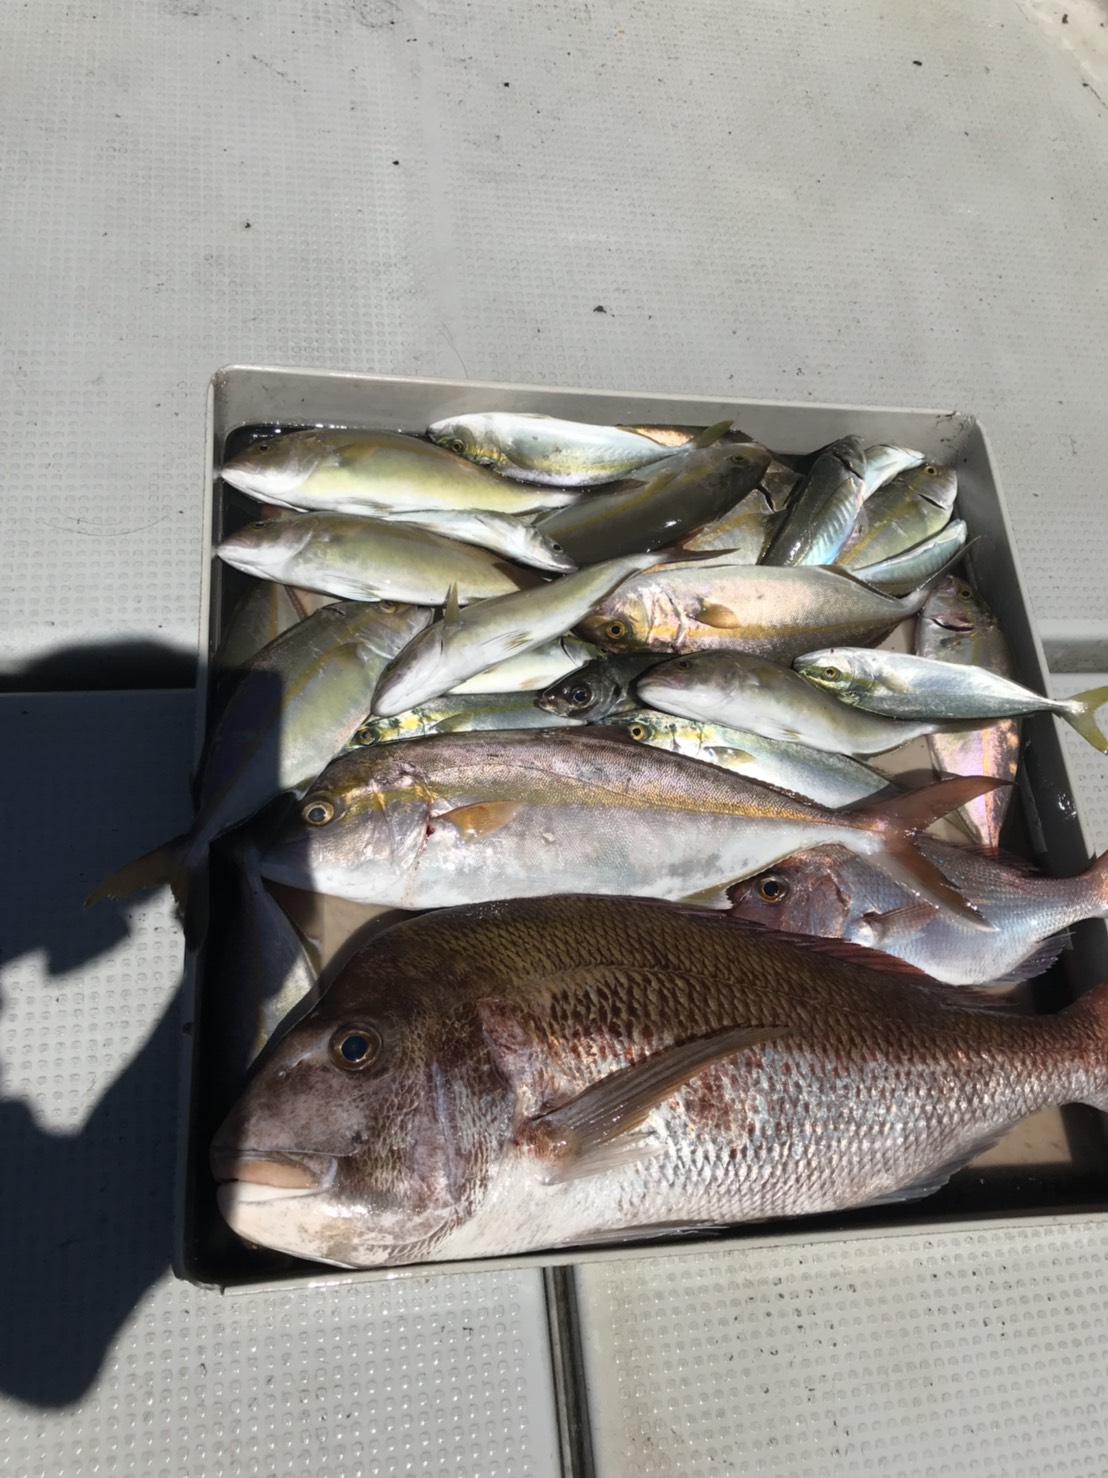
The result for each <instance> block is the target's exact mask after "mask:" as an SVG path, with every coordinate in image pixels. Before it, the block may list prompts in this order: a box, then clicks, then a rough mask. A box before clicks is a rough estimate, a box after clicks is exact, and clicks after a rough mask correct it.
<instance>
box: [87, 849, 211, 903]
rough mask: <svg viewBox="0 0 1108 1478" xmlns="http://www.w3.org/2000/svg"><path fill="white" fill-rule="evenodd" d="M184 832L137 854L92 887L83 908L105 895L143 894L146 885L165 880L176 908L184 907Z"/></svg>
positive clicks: (186, 878) (186, 880) (186, 883)
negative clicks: (96, 885)
mask: <svg viewBox="0 0 1108 1478" xmlns="http://www.w3.org/2000/svg"><path fill="white" fill-rule="evenodd" d="M188 842H189V838H188V835H187V834H185V835H183V836H179V837H174V838H173V839H172V841H168V842H164V843H163V844H162V845H161V846H160V847H155V848H154V850H153V851H152V852H146V853H145V854H144V855H143V856H142V857H137V858H136V859H135V860H134V862H128V863H127V864H126V866H124V867H121V868H119V869H118V870H117V871H116V872H113V873H112V875H111V877H109V878H105V879H104V881H103V882H102V883H101V884H100V886H99V887H98V888H94V889H93V890H92V892H91V893H90V894H89V895H88V897H87V898H86V899H85V907H86V908H92V907H93V905H94V904H97V903H103V902H104V900H105V899H107V898H130V897H131V895H132V894H133V893H143V892H145V891H146V890H147V889H148V888H160V887H161V886H162V884H163V883H168V884H169V886H170V888H171V889H172V890H173V896H174V898H175V899H176V900H177V903H178V905H179V906H180V907H184V904H185V901H186V899H187V897H188V892H189V873H188V868H187V867H186V864H185V858H186V856H187V852H188Z"/></svg>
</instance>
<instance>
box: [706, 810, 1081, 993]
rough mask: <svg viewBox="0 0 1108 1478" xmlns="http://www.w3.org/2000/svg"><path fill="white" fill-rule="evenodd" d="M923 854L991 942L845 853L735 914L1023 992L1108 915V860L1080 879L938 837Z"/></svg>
mask: <svg viewBox="0 0 1108 1478" xmlns="http://www.w3.org/2000/svg"><path fill="white" fill-rule="evenodd" d="M919 847H920V850H921V851H922V852H923V853H924V854H925V855H926V856H927V858H928V859H929V861H931V862H933V863H934V864H935V866H936V867H937V868H939V870H940V871H941V872H942V874H943V876H944V877H946V878H949V879H950V881H951V882H952V883H953V884H954V885H955V886H956V887H957V889H958V891H959V892H960V893H961V894H962V895H963V896H964V897H965V898H967V899H970V900H971V901H972V902H973V904H974V907H975V908H976V909H977V910H978V912H979V913H980V914H981V916H982V917H983V918H986V919H988V920H989V922H990V923H991V924H992V925H993V926H994V932H993V933H992V934H987V935H986V934H982V932H981V931H980V930H979V929H969V928H966V927H965V926H964V925H963V924H962V922H961V921H960V920H959V919H956V918H952V917H950V916H949V915H943V914H940V913H937V912H936V911H935V910H934V909H932V908H928V907H926V906H920V905H918V904H917V903H916V902H915V900H914V899H912V898H911V897H910V896H909V895H908V894H907V893H906V892H905V891H904V890H903V889H902V888H899V887H898V886H897V885H896V884H895V883H893V882H891V881H890V880H889V879H888V878H887V877H885V876H883V875H882V874H880V873H878V872H877V871H876V870H875V869H874V868H872V867H870V866H868V865H867V864H866V863H864V862H860V861H859V860H858V859H857V858H856V857H855V856H853V855H852V854H851V853H849V852H847V851H846V850H845V849H844V848H842V847H825V848H824V849H823V850H822V851H821V852H808V853H803V854H801V855H800V856H797V857H791V858H789V859H787V860H786V861H785V862H783V863H781V864H780V865H779V866H777V867H774V868H771V869H770V870H769V871H768V872H764V873H761V874H759V876H757V877H755V878H749V879H747V881H746V882H744V883H740V884H739V886H738V887H737V888H736V889H735V890H734V892H733V895H732V896H733V899H734V906H735V911H736V912H737V913H738V914H739V915H740V916H741V917H743V918H746V919H750V920H753V921H754V922H755V923H760V924H764V925H765V926H766V927H767V928H772V929H778V930H784V931H787V932H789V933H797V934H809V935H817V936H820V937H823V938H828V939H846V940H848V941H850V942H852V943H855V944H859V945H866V946H868V947H870V948H871V949H877V950H881V951H883V952H885V953H886V954H890V955H893V956H895V957H896V958H897V959H900V960H903V961H905V963H907V964H909V965H913V966H915V968H916V969H917V970H922V971H923V972H924V973H925V974H927V975H931V976H934V977H935V979H936V980H943V981H946V982H948V983H949V984H951V985H972V986H986V985H1014V984H1017V983H1018V982H1020V981H1023V980H1029V979H1031V978H1032V977H1033V976H1035V975H1038V974H1040V973H1041V972H1042V971H1043V970H1045V969H1047V968H1048V966H1049V965H1051V964H1052V963H1053V962H1054V960H1055V959H1057V957H1058V955H1059V954H1060V953H1061V952H1062V950H1063V948H1064V947H1065V945H1066V942H1067V939H1066V934H1065V932H1064V931H1065V930H1066V929H1068V928H1069V927H1070V925H1071V924H1076V923H1077V922H1078V921H1079V920H1080V919H1090V918H1104V917H1105V916H1106V915H1108V854H1106V855H1105V856H1104V857H1102V858H1100V859H1099V860H1098V861H1096V862H1094V863H1093V864H1092V866H1091V867H1089V869H1088V870H1087V871H1086V872H1084V873H1081V874H1080V875H1079V876H1078V877H1075V878H1054V877H1046V876H1043V875H1041V874H1036V873H1034V872H1032V871H1031V870H1030V869H1029V868H1028V867H1026V866H1025V865H1023V864H1021V863H1018V862H1016V861H1014V860H1012V859H1009V860H1007V861H1002V860H1000V859H998V858H994V857H990V856H988V855H985V854H983V853H981V852H980V851H978V850H976V849H974V848H972V847H964V846H955V845H952V844H951V843H950V842H944V841H940V840H939V839H938V838H937V837H931V836H923V837H920V839H919Z"/></svg>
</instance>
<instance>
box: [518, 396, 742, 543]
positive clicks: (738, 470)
mask: <svg viewBox="0 0 1108 1478" xmlns="http://www.w3.org/2000/svg"><path fill="white" fill-rule="evenodd" d="M726 425H727V423H726V422H723V423H721V424H720V425H719V426H710V427H709V428H708V429H707V430H706V431H704V432H702V433H701V437H700V439H699V440H697V441H694V442H690V443H689V445H688V446H687V447H682V448H681V450H680V451H676V452H674V453H673V454H672V455H671V456H669V457H667V458H666V460H665V461H664V462H660V463H658V464H657V465H656V466H655V467H653V468H649V469H646V470H644V471H643V472H642V473H641V474H640V477H639V478H638V479H637V480H636V483H635V485H634V486H630V487H626V488H623V489H619V490H616V491H612V492H607V493H605V494H604V495H603V496H598V497H595V498H586V499H582V500H581V501H580V502H578V503H576V504H574V505H573V507H572V508H561V509H558V510H556V511H555V512H554V513H548V514H546V515H545V516H544V517H543V518H541V519H540V520H539V522H538V525H537V526H538V528H539V530H540V532H542V533H543V534H545V535H546V536H547V537H548V538H550V539H554V540H556V541H557V542H558V543H559V544H560V545H561V546H562V547H563V548H564V549H566V550H568V551H569V553H570V554H571V555H572V556H573V558H574V559H575V560H576V561H577V562H578V564H587V563H595V562H596V561H597V560H602V559H614V558H616V557H617V556H619V555H621V554H632V553H635V552H637V551H639V550H649V549H662V548H665V547H668V546H669V545H671V544H675V543H676V542H677V541H678V540H679V539H680V538H681V537H682V536H683V535H685V534H687V533H689V532H690V531H691V530H692V529H695V528H699V527H700V526H701V525H702V524H706V523H709V522H711V521H712V520H713V519H715V518H718V517H719V515H720V514H721V513H724V512H726V511H727V509H729V508H731V507H733V506H734V504H735V503H736V502H738V500H739V499H740V498H741V497H743V495H744V494H746V493H748V492H749V491H750V490H751V489H752V488H753V487H755V485H756V484H757V482H758V480H759V478H760V477H761V476H762V474H763V473H764V472H765V470H766V468H767V467H768V466H769V461H770V454H769V452H767V451H766V449H765V447H762V446H758V445H756V444H754V443H750V442H744V443H741V444H738V445H736V444H733V443H724V444H722V445H721V444H719V439H720V437H721V436H722V435H723V432H724V431H725V430H726Z"/></svg>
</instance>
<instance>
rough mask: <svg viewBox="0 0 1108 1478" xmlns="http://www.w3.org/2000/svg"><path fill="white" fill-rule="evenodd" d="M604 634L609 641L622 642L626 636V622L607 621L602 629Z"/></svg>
mask: <svg viewBox="0 0 1108 1478" xmlns="http://www.w3.org/2000/svg"><path fill="white" fill-rule="evenodd" d="M604 634H605V635H606V636H607V637H608V638H609V640H610V641H622V640H623V638H624V637H625V636H626V635H627V622H626V621H609V622H608V624H607V626H605V628H604Z"/></svg>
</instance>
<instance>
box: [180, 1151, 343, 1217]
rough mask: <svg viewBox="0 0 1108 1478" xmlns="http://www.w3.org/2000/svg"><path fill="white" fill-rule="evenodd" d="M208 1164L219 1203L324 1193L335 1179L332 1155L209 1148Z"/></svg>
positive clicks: (334, 1161)
mask: <svg viewBox="0 0 1108 1478" xmlns="http://www.w3.org/2000/svg"><path fill="white" fill-rule="evenodd" d="M209 1159H210V1164H211V1171H212V1175H213V1177H214V1178H215V1179H216V1180H217V1181H218V1182H219V1186H220V1190H219V1195H220V1201H221V1203H222V1202H223V1200H224V1199H226V1198H227V1197H229V1196H233V1198H234V1199H235V1200H237V1201H240V1202H242V1201H276V1200H283V1199H285V1198H287V1197H292V1196H311V1195H316V1194H317V1193H318V1192H320V1191H324V1190H326V1189H327V1187H328V1186H330V1185H331V1183H332V1182H333V1180H334V1178H335V1165H336V1160H335V1156H334V1155H317V1154H295V1153H289V1152H286V1151H284V1150H244V1149H241V1148H239V1146H237V1145H221V1144H219V1143H218V1142H217V1143H215V1144H213V1145H212V1148H211V1153H210V1157H209Z"/></svg>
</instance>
